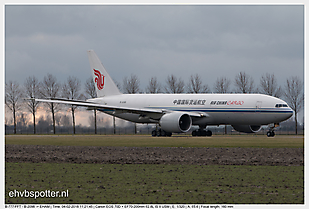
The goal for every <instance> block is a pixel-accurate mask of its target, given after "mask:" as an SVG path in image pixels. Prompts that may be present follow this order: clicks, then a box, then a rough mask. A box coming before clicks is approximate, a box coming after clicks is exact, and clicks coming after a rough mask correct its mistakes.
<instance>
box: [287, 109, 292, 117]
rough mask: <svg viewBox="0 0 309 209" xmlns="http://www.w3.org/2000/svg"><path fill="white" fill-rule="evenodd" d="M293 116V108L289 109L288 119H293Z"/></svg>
mask: <svg viewBox="0 0 309 209" xmlns="http://www.w3.org/2000/svg"><path fill="white" fill-rule="evenodd" d="M293 114H294V111H293V110H292V109H291V108H289V110H288V113H287V116H288V117H287V119H288V118H290V117H292V116H293Z"/></svg>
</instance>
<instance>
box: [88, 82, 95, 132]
mask: <svg viewBox="0 0 309 209" xmlns="http://www.w3.org/2000/svg"><path fill="white" fill-rule="evenodd" d="M85 91H86V94H87V95H88V96H89V97H90V98H96V97H97V92H96V89H95V85H94V82H93V79H92V78H91V77H90V78H89V79H87V81H86V83H85ZM93 116H94V134H97V108H94V109H93Z"/></svg>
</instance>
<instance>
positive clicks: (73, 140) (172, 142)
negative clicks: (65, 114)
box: [5, 135, 304, 148]
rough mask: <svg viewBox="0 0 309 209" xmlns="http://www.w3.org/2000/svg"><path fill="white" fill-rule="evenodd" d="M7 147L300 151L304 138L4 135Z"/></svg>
mask: <svg viewBox="0 0 309 209" xmlns="http://www.w3.org/2000/svg"><path fill="white" fill-rule="evenodd" d="M5 143H6V144H25V145H57V146H126V147H257V148H258V147H263V148H301V147H304V137H303V136H293V135H291V136H290V135H278V136H275V137H266V136H261V135H234V136H231V135H227V136H212V137H190V136H181V135H180V136H174V137H151V136H141V135H123V136H119V135H110V136H106V135H99V136H98V135H74V136H72V135H6V136H5Z"/></svg>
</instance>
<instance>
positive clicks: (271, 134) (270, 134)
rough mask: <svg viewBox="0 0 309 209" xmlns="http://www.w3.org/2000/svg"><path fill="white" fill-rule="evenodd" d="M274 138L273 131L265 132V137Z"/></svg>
mask: <svg viewBox="0 0 309 209" xmlns="http://www.w3.org/2000/svg"><path fill="white" fill-rule="evenodd" d="M274 136H275V132H273V131H268V132H267V137H274Z"/></svg>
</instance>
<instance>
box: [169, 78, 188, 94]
mask: <svg viewBox="0 0 309 209" xmlns="http://www.w3.org/2000/svg"><path fill="white" fill-rule="evenodd" d="M165 90H166V92H167V93H170V94H180V93H183V92H184V90H185V83H184V82H183V80H181V79H179V80H178V79H177V77H176V76H175V75H173V74H172V75H170V76H168V77H167V79H166V86H165Z"/></svg>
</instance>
